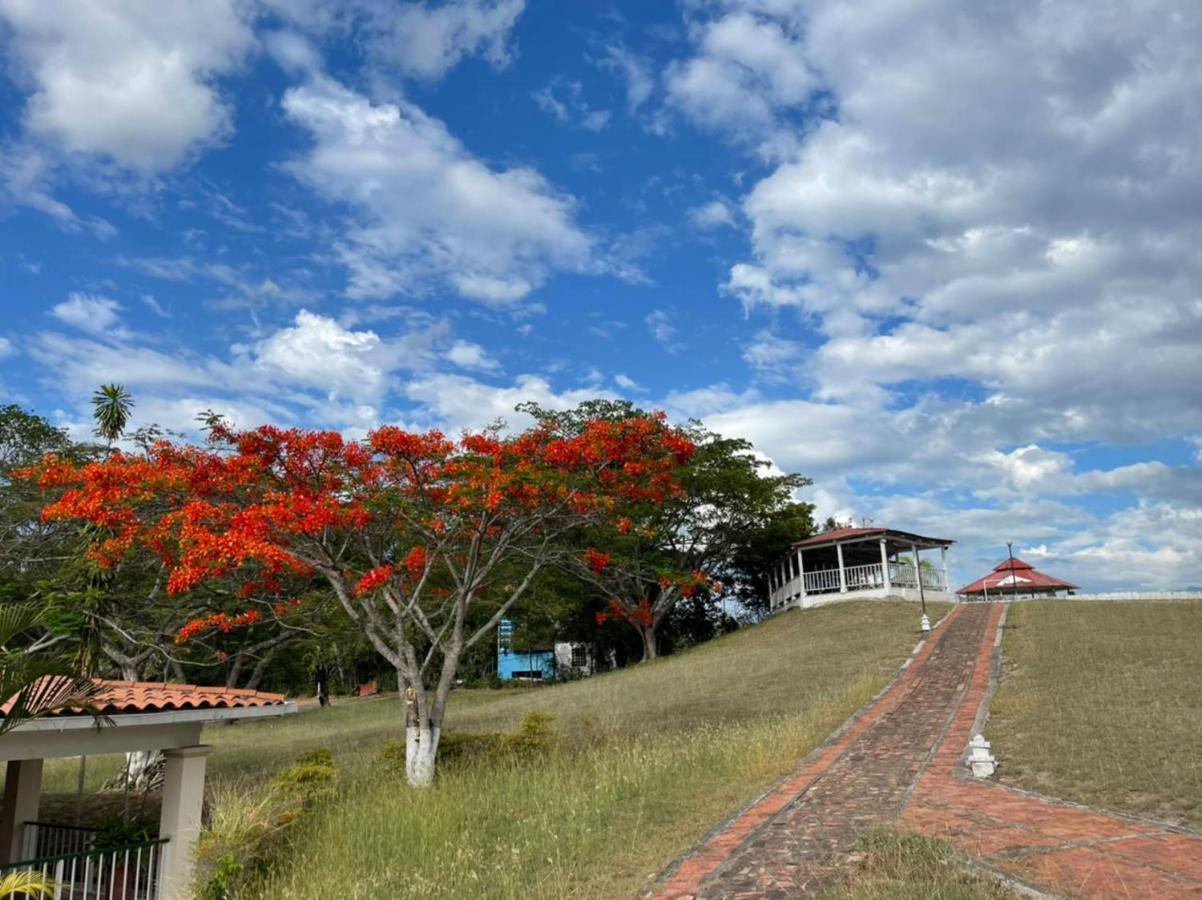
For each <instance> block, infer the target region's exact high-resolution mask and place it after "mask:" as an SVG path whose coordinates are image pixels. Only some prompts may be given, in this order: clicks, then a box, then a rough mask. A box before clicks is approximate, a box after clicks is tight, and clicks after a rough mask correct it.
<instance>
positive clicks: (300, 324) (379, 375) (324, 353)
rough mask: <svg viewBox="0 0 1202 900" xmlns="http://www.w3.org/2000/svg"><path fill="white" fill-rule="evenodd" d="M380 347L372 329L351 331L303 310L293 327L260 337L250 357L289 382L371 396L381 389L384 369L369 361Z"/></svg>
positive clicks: (340, 393) (341, 393) (333, 393)
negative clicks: (262, 338)
mask: <svg viewBox="0 0 1202 900" xmlns="http://www.w3.org/2000/svg"><path fill="white" fill-rule="evenodd" d="M379 346H380V338H379V336H378V335H377V334H376V333H375V332H374V331H351V330H349V329H347V328H343V327H342V326H341V325H339V324H338V323H337V322H336V321H335V320H334V319H330V318H326V317H325V316H320V315H315V314H314V313H311V312H309V311H307V310H303V309H302V310H301V311H300V312H299V313H297V315H296V321H295V323H294V324H293V325H292V326H290V327H287V328H281V329H280V330H279V331H276V332H274V333H273V334H272V335H271V336H270V337H267V338H265V339H264V340H261V341H259V342H258V343H257V344H256V345H255V348H254V352H253V356H254V359H255V366H256V367H257V368H259V369H261V370H264V371H267V372H268V373H270V374H272V375H276V376H282V377H283V378H284V379H285V380H286V381H288V382H289V383H291V384H295V385H299V386H303V387H309V388H317V389H319V390H323V391H328V393H329V395H330V396H349V397H355V398H371V397H378V396H379V395H380V393H381V392H382V390H383V388H384V379H385V373H384V372H383V371H382V370H381V369H380V367H379V366H378V365H376V364H374V363H373V361H372V356H373V354H374V353H375V351H376V350H377V348H378V347H379Z"/></svg>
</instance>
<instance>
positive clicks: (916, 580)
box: [910, 544, 922, 590]
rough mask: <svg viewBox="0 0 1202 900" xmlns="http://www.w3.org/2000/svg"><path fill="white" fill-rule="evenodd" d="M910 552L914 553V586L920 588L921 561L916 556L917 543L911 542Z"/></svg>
mask: <svg viewBox="0 0 1202 900" xmlns="http://www.w3.org/2000/svg"><path fill="white" fill-rule="evenodd" d="M910 552H911V553H912V554H914V587H916V588H918V589H919V590H921V589H922V561H921V560H920V559H919V558H918V545H917V544H911V545H910Z"/></svg>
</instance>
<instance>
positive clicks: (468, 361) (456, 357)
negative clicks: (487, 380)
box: [445, 340, 500, 371]
mask: <svg viewBox="0 0 1202 900" xmlns="http://www.w3.org/2000/svg"><path fill="white" fill-rule="evenodd" d="M445 355H446V359H447V362H449V363H451V364H452V365H455V366H458V367H459V368H461V369H480V370H484V371H488V370H493V369H498V368H500V365H499V364H498V363H497V361H496V360H495V359H493V358H492V357H491V356H490V355H489V353H488V351H487V350H485V349H484V348H483V347H481V346H480V345H479V344H476V343H473V342H471V341H464V340H456V341H455V342H454V343H453V344H451V347H450V349H449V350H447V352H446V354H445Z"/></svg>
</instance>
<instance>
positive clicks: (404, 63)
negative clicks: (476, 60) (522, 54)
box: [370, 0, 526, 79]
mask: <svg viewBox="0 0 1202 900" xmlns="http://www.w3.org/2000/svg"><path fill="white" fill-rule="evenodd" d="M525 5H526V3H525V0H448V2H445V3H441V4H437V5H434V4H430V3H425V2H422V3H403V4H401V5H400V6H399V7H396V6H394V5H392V4H376V5H375V6H374V7H373V8H374V9H375V12H376V15H375V16H374V22H373V28H374V30H375V34H374V36H373V37H372V39H371V41H370V50H371V52H372V54H373V55H374V56H375V57H376V58H377V59H379V60H381V61H384V62H387V63H389V64H391V65H393V66H395V67H396V68H398V69H400V70H401V71H403V72H405V73H407V74H410V75H415V76H418V77H421V78H427V79H434V78H439V77H441V76H442V75H444V74H445V73H446V72H447V70H448V69H450V68H452V67H453V66H454V65H455V64H456V63H458V62H459V61H460V60H461V59H463V58H464V57H465V56H468V55H471V54H476V53H479V54H481V55H483V56H484V58H485V59H487V60H488V61H489V62H490V63H492V65H494V66H496V67H497V68H501V67H503V66H505V65H506V64H508V62H509V60H510V57H511V53H512V51H511V49H510V44H509V32H510V31H511V29H512V28H513V26H514V24H515V23H516V22H517V20H518V17H519V16H520V15H521V14H522V10H523V9H524V8H525Z"/></svg>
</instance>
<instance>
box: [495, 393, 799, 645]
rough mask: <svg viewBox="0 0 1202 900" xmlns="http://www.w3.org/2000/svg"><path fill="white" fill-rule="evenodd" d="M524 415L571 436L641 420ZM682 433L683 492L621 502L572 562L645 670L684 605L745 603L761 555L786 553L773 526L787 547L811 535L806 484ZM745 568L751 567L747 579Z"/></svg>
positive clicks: (629, 411) (690, 430) (745, 454)
mask: <svg viewBox="0 0 1202 900" xmlns="http://www.w3.org/2000/svg"><path fill="white" fill-rule="evenodd" d="M519 408H520V409H523V410H524V411H525V412H528V413H530V414H532V415H534V416H535V417H536V418H538V419H539V420H540V421H543V422H546V423H548V425H549V427H551V426H553V427H555V428H558V429H561V430H563V431H565V432H568V433H574V432H576V431H579V430H580V429H582V428H584V427H585V425H586V423H589V422H595V421H597V420H605V421H609V422H621V421H624V420H626V419H635V420H637V419H639V418H641V417H642V416H644V415H645V413H643V412H642V411H640V410H639V409H637V408H636V407H634V406H633V405H632V404H630V403H629V402H626V401H610V400H591V401H587V402H586V403H583V404H581V405H580V406H579V407H577V408H575V409H571V410H566V411H548V410H543V409H541V408H539V407H538V406H537V405H534V404H526V405H524V406H523V407H519ZM682 434H684V435H687V437H688V440H689V442H690V444H692V445H693V448H694V451H693V453H692V454H691V455H690V456H689V458H688V459H687V460H685V461H684V463H683V464H682V465H681V467H680V469H679V470H678V471H677V472H676V474H675V477H676V480H677V481H678V482H679V485H680V487H681V490H678V491H675V492H673V493H672V494H671V495H670V496H665V497H664V498H662V499H657V500H655V501H654V502H649V501H648V500H646V499H645V498H642V497H637V496H636V497H626V498H622V499H621V502H620V504H619V506H617V507H615V509H614V515H612V516H610V517H608V518H607V519H605V520H603V521H600V522H598V523H596V524H594V525H592V526H591V527H590V529H589V531H588V532H587V534H586V535H585V540H586V541H587V542H588V544H589V545H590V546H588V547H587V548H586V549H585V550H584V551H583V552H581V553H578V554H577V555H576V556H574V557H572V558H571V560H570V562H569V566H570V568H571V569H572V571H574V572H575V573H576V575H577V576H579V577H580V578H582V579H584V580H585V581H587V582H589V583H590V584H592V585H593V586H594V588H595V590H596V591H597V592H598V593H599V594H600V596H601V597H603V598H605V603H606V607H605V609H604V610H603V611H602V612H599V613H598V614H597V621H598V624H603V623H604V622H606V621H608V620H616V621H620V622H625V623H627V624H628V625H630V626H631V627H632V628H633V629H634V630H635V631H636V632H637V633H638V635H639V639H640V641H641V643H642V647H643V659H644V661H646V660H650V659H654V658H655V657H656V656H657V655H658V653H659V640H658V634H659V630H660V627H661V626H662V625H663V623H664V621H665V620H666V619H667V618H668V616H670V615H671V614H672V612H673V611H674V610H675V609H676V608H677V606H678V605H679V604H680V603H681V601H682V600H687V599H689V598H694V597H696V598H698V599H706V598H708V599H710V600H713V599H715V598H718V597H721V596H731V597H739V598H740V599H745V588H746V587H747V582H748V579H749V577H754V576H755V575H758V573H759V571H760V569H761V568H762V566H761V565H760V557H761V556H762V552H761V551H762V550H763V549H764V547H765V546H768V545H770V546H771V548H772V550H773V552H774V553H780V552H783V548H780V547H779V546H778V545H779V540H774V538H775V537H776V530H777V529H776V528H775V526H776V524H777V523H780V522H786V523H788V525H789V526H790V527H791V528H795V529H797V533H795V534H794V536H793V537H791V538H788V540H787V541H786V543H785V545H784V546H785V547H787V546H788V541H791V540H796V539H797V538H798V537H801V536H804V535H805V534H808V533H809V530H810V528H811V525H810V513H811V511H812V507H810V506H809V505H808V504H799V503H796V502H794V501H793V499H792V498H793V493H794V491H795V490H796V489H797V488H799V487H802V486H804V485H807V484H809V483H810V482H809V480H808V479H806V478H803V477H801V476H800V475H785V474H780V473H777V472H774V471H772V467H771V465H770V464H769V463H768V462H767V461H765V460H764V459H763V458H761V457H759V456H757V455H756V453H755V452H754V449H753V448H752V446H751V444H750V443H748V442H747V441H745V440H741V439H737V438H725V437H722V436H721V435H719V434H716V433H714V432H712V431H708V430H707V429H705V428H704V427H703V426H702V425H701V424H700V423H698V422H693V423H690V425H689V426H688V427H687V428H686V429H682ZM775 558H776V557H772V558H771V559H770V560H769V564H770V563H771V562H774V561H775ZM747 563H753V564H754V565H753V566H752V568H751V570H749V569H748V566H747V565H746V564H747Z"/></svg>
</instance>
